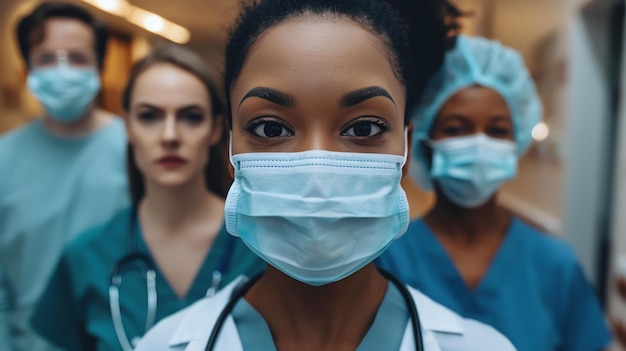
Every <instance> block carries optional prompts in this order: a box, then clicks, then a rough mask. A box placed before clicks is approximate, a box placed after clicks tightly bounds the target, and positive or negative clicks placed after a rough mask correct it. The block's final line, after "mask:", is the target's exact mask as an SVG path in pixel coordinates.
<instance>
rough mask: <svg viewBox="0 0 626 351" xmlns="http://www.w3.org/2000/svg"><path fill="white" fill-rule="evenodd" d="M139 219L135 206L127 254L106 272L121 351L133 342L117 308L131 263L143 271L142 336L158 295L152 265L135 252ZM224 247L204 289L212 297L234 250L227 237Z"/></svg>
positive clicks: (151, 319) (126, 350)
mask: <svg viewBox="0 0 626 351" xmlns="http://www.w3.org/2000/svg"><path fill="white" fill-rule="evenodd" d="M138 224H139V218H138V216H137V210H136V207H135V206H133V208H132V209H131V214H130V219H129V225H128V236H127V241H126V251H127V254H126V256H124V257H123V258H121V259H120V260H118V261H117V262H115V263H114V264H113V266H112V267H111V271H110V273H109V309H110V311H111V319H112V321H113V328H114V330H115V335H116V337H117V340H118V342H119V343H120V346H121V347H122V349H123V350H124V351H132V350H133V349H134V346H135V345H134V343H133V342H132V341H131V340H129V339H128V334H127V333H126V329H125V328H124V322H123V319H122V312H121V307H120V293H119V289H120V286H121V285H122V276H123V274H124V273H125V272H126V271H130V270H133V269H137V268H136V267H135V266H133V265H132V264H133V263H140V265H139V266H141V269H142V270H143V271H145V279H146V292H147V312H146V326H145V330H144V333H145V332H147V331H148V330H149V329H150V328H151V327H152V326H153V325H154V324H155V322H156V312H157V307H158V294H157V288H156V266H155V265H154V263H153V262H152V259H151V258H150V257H148V256H147V255H145V254H141V253H139V252H138V250H137V228H138ZM228 239H229V241H228V243H227V244H226V250H225V252H224V254H223V255H222V259H221V260H220V262H219V263H218V266H217V268H216V270H215V271H214V272H213V276H212V282H211V287H210V288H209V289H208V290H207V295H208V296H212V295H214V294H215V293H216V292H217V290H218V289H219V286H220V284H221V282H222V277H223V274H224V273H225V272H227V269H228V265H229V263H230V260H231V257H232V254H233V251H234V249H235V238H234V237H229V238H228Z"/></svg>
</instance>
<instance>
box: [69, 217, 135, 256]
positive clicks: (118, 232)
mask: <svg viewBox="0 0 626 351" xmlns="http://www.w3.org/2000/svg"><path fill="white" fill-rule="evenodd" d="M129 221H130V208H125V209H123V210H120V211H118V212H116V213H115V214H114V215H113V216H112V217H110V218H109V219H108V220H106V221H104V222H102V223H100V224H97V225H94V226H92V227H91V228H89V229H87V230H85V231H84V232H82V233H81V234H79V235H78V236H77V237H76V238H75V239H74V240H72V241H71V242H70V243H69V244H68V245H67V246H66V248H65V251H64V254H63V255H64V257H66V258H70V259H71V258H76V257H80V256H83V255H91V254H92V253H93V251H91V250H92V249H93V248H96V247H100V246H102V245H105V246H111V245H112V243H113V242H117V241H120V240H121V239H123V238H125V236H126V233H127V228H128V223H129ZM124 242H125V241H124Z"/></svg>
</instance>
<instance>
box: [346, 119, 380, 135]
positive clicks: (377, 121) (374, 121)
mask: <svg viewBox="0 0 626 351" xmlns="http://www.w3.org/2000/svg"><path fill="white" fill-rule="evenodd" d="M364 123H369V124H371V125H374V126H376V127H377V128H379V129H380V130H379V131H378V132H377V133H375V134H374V135H365V136H358V135H346V133H347V131H348V130H350V129H352V128H354V127H356V126H358V125H360V124H364ZM389 129H390V127H389V125H388V124H387V122H386V121H385V120H384V119H381V118H377V117H362V118H359V119H358V120H357V121H354V122H353V123H351V124H350V125H349V126H347V127H346V128H345V129H344V130H343V131H342V132H341V135H343V136H348V137H352V138H374V137H378V136H380V135H382V134H383V133H385V132H387V131H389Z"/></svg>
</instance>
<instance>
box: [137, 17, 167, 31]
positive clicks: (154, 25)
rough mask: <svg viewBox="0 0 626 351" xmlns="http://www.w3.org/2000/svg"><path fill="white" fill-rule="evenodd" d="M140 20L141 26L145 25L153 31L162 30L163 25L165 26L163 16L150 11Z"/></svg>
mask: <svg viewBox="0 0 626 351" xmlns="http://www.w3.org/2000/svg"><path fill="white" fill-rule="evenodd" d="M142 22H143V26H144V27H146V29H148V30H149V31H151V32H155V33H158V32H160V31H162V30H163V27H164V26H165V22H164V21H163V17H161V16H159V15H155V14H152V13H149V14H147V15H145V16H144V18H143V21H142Z"/></svg>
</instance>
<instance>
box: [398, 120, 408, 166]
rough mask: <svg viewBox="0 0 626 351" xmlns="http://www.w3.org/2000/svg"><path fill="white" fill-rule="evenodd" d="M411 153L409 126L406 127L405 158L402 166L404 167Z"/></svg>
mask: <svg viewBox="0 0 626 351" xmlns="http://www.w3.org/2000/svg"><path fill="white" fill-rule="evenodd" d="M408 155H409V128H408V127H406V126H405V127H404V160H402V166H401V167H400V168H403V167H404V165H406V160H407V157H408Z"/></svg>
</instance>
